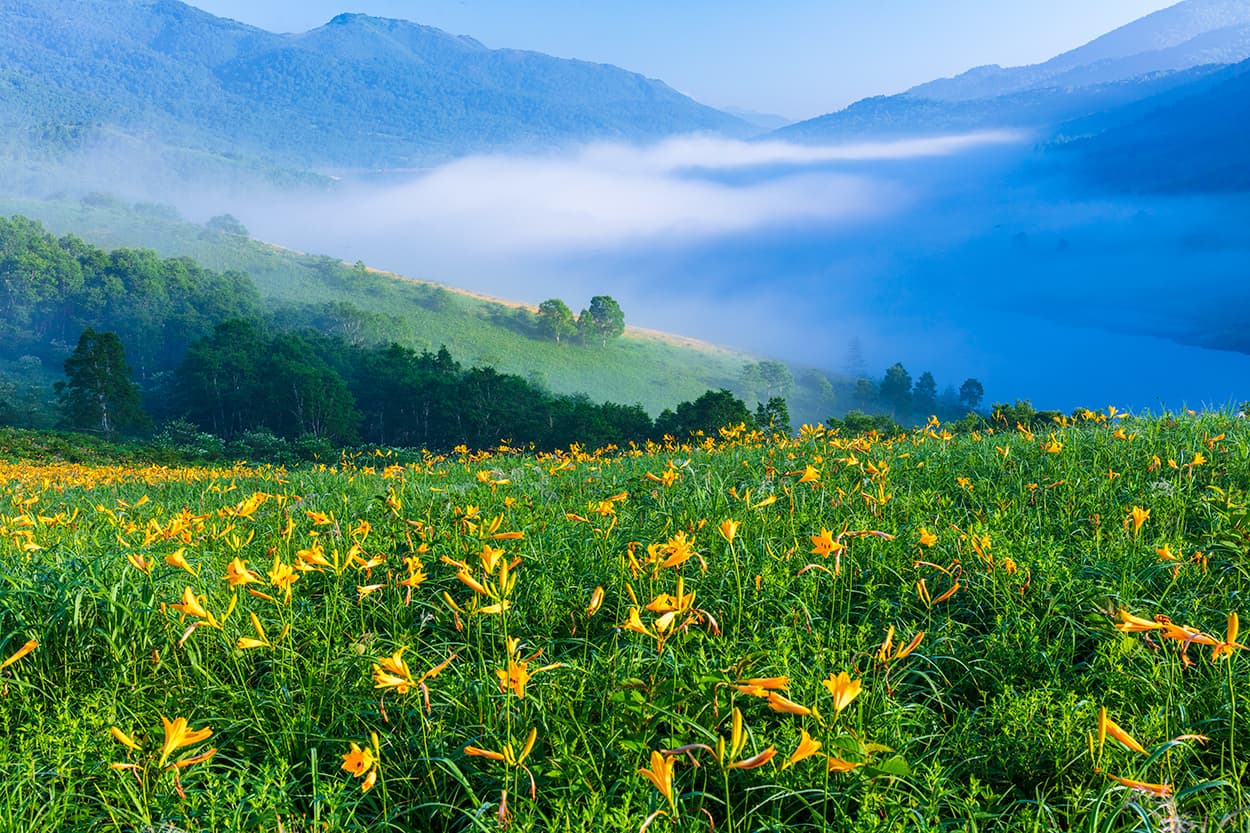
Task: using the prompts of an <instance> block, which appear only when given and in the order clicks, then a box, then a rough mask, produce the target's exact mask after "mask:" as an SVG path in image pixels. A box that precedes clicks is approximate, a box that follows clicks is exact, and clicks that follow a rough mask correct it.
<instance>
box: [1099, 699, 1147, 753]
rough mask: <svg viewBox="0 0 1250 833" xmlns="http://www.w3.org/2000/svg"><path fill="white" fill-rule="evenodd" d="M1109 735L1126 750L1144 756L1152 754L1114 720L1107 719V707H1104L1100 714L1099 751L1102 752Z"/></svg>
mask: <svg viewBox="0 0 1250 833" xmlns="http://www.w3.org/2000/svg"><path fill="white" fill-rule="evenodd" d="M1107 735H1111V737H1113V738H1115V739H1116V740H1118V741H1119V742H1120V743H1121V744H1123V745H1124V748H1125V749H1129V750H1131V751H1133V752H1137V753H1139V754H1142V755H1149V754H1150V753H1149V752H1147V751H1146V749H1145V748H1144V747H1143V746H1142V745H1141V744H1140V743H1138V742H1137V740H1136V739H1135V738H1134V737H1133V736H1132V735H1130V734H1129V733H1128V732H1126V731H1124V730H1123V729H1121V728H1120V726H1119V724H1117V723H1116V722H1115V721H1114V720H1112V719H1111V718H1109V717H1107V707H1106V706H1103V707H1102V708H1101V709H1100V710H1099V712H1098V750H1099V751H1100V752H1101V751H1102V746H1103V743H1104V742H1105V739H1106V737H1107Z"/></svg>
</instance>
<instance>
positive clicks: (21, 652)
mask: <svg viewBox="0 0 1250 833" xmlns="http://www.w3.org/2000/svg"><path fill="white" fill-rule="evenodd" d="M38 647H39V641H38V640H36V639H31V640H29V641H27V643H26V644H25V645H23V646H22V647H20V648H18V649H17V650H16V651H14V652H13V655H12V656H10V657H9V658H8V659H6V660H5V661H4V662H0V671H3V670H4V669H6V668H8V667H9V666H10V665H12V664H13V663H15V662H17V661H18V660H19V659H21V658H22V657H24V656H26V655H27V654H29V653H30V652H31V651H33V650H35V649H36V648H38Z"/></svg>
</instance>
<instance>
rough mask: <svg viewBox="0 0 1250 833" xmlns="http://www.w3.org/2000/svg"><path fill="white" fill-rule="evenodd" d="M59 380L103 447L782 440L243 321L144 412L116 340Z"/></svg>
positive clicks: (77, 417) (725, 407)
mask: <svg viewBox="0 0 1250 833" xmlns="http://www.w3.org/2000/svg"><path fill="white" fill-rule="evenodd" d="M65 372H66V376H67V380H66V381H65V382H63V383H61V384H60V385H58V391H59V394H60V396H61V401H62V405H63V407H64V409H65V416H66V427H71V428H75V429H78V430H86V431H91V432H94V433H101V434H105V435H114V434H121V435H127V434H131V435H134V434H141V433H144V432H146V431H148V430H150V428H151V425H152V424H153V421H154V420H153V418H154V417H155V418H156V420H158V421H164V422H182V423H186V424H189V425H191V426H193V427H194V428H196V429H198V430H200V431H203V432H205V433H206V434H209V435H211V436H214V437H217V438H219V439H221V440H223V441H226V442H229V441H231V440H234V439H237V438H239V437H241V436H245V435H256V434H263V435H268V436H272V437H275V438H280V439H283V440H301V439H313V440H320V441H324V443H326V444H327V445H329V446H350V445H356V444H367V445H376V446H389V447H408V448H428V449H431V450H441V451H446V450H450V449H452V448H454V447H456V446H459V445H464V446H468V447H471V448H485V447H492V446H495V445H497V444H499V443H500V442H501V441H507V442H510V443H513V444H515V445H518V446H533V447H535V448H540V449H554V448H565V447H568V446H570V445H572V444H574V443H578V444H581V445H584V446H587V447H603V446H608V445H617V446H624V445H627V444H628V443H631V442H633V443H642V442H645V441H646V440H652V439H654V440H659V439H662V438H663V437H664V436H665V435H670V436H675V437H680V438H686V437H688V436H690V435H692V434H697V433H699V432H703V433H714V432H715V431H716V429H718V428H720V427H722V426H724V425H730V424H738V423H743V424H745V425H746V426H748V427H755V426H756V425H759V426H760V427H762V428H764V429H769V430H784V431H789V430H790V427H789V425H788V415H787V414H786V412H785V403H784V401H781V400H777V401H775V402H772V403H769V406H768V407H765V406H761V407H760V408H759V409H757V412H756V413H755V414H753V413H752V412H750V411H749V410H748V409H747V407H746V404H745V403H744V402H742V400H740V399H738V398H737V397H735V396H734V395H733V394H732V393H731V392H730V391H728V390H719V391H708V392H707V393H705V394H703V395H702V396H700V397H699V398H698V399H696V400H693V401H690V402H683V403H681V404H679V405H677V406H676V407H675V408H674V409H670V410H666V411H664V412H663V413H662V414H661V415H660V416H659V417H658V418H657V419H655V420H653V419H652V418H651V417H650V415H648V414H647V412H646V411H645V410H644V409H643V407H642V406H641V405H637V404H635V405H622V404H617V403H612V402H603V403H595V402H592V401H591V400H590V399H589V398H587V397H585V396H565V395H556V394H552V393H549V392H548V391H546V390H544V389H542V388H540V387H538V386H536V385H534V384H532V383H531V382H529V381H527V380H525V379H523V378H521V377H520V376H516V375H513V374H507V373H500V372H498V371H497V370H495V369H494V368H491V367H464V366H463V365H461V364H460V362H458V361H456V360H455V359H454V358H453V357H452V355H451V354H450V352H449V351H448V350H447V349H446V348H445V347H444V348H440V349H439V350H438V351H437V352H431V351H428V350H425V351H416V350H412V349H409V348H407V347H403V346H401V345H398V344H389V345H374V346H360V345H354V344H351V343H349V342H347V341H345V340H344V339H342V338H340V337H337V336H331V335H326V334H323V333H318V332H315V331H311V330H302V331H270V330H268V329H267V328H266V327H265V325H264V324H263V323H261V322H259V321H249V320H243V319H234V320H231V321H225V322H222V323H221V324H219V325H217V326H216V327H215V328H214V330H213V332H212V333H211V334H210V335H208V336H205V337H204V338H200V339H197V340H196V341H195V342H193V343H192V344H191V345H190V347H189V348H188V349H187V352H186V355H185V357H184V359H183V361H182V363H181V364H180V365H179V367H178V368H177V369H176V370H175V371H174V373H173V374H172V378H171V379H170V380H169V381H168V383H167V385H166V386H165V387H164V388H162V389H161V390H159V391H149V392H148V393H149V395H148V397H147V405H148V407H147V408H146V409H145V407H144V403H143V397H142V393H143V392H142V391H141V390H140V387H139V385H138V384H137V383H135V382H134V381H133V380H132V379H131V378H130V374H131V371H130V367H129V366H128V363H127V362H126V360H125V348H124V345H123V344H122V342H121V339H120V338H119V337H118V336H117V335H116V334H114V333H100V332H96V331H95V330H91V329H88V330H86V331H85V332H84V333H83V334H82V336H81V337H80V339H79V341H78V345H77V347H76V348H75V350H74V351H73V353H72V354H71V355H70V357H69V358H68V359H67V360H66V362H65ZM153 394H155V395H153ZM781 423H784V426H783V425H782V424H781Z"/></svg>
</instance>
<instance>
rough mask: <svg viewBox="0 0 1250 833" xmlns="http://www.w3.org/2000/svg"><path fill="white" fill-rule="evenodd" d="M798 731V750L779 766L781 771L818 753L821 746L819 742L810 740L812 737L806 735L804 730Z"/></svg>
mask: <svg viewBox="0 0 1250 833" xmlns="http://www.w3.org/2000/svg"><path fill="white" fill-rule="evenodd" d="M799 731H800V732H802V734H801V735H800V737H799V745H798V748H797V749H795V750H794V754H792V755H791V756H790V757H789V758H786V762H785V763H784V764H782V765H781V768H782V769H788V768H789V767H791V766H794V765H795V764H797V763H798V762H799V761H804V760H807V759H808V758H810V757H812V756H813V755H815V754H816V753H817V752H819V751H820V747H821V746H822V744H821V742H820V741H818V740H812V736H811V735H809V734H808V733H807V730H806V729H800V730H799Z"/></svg>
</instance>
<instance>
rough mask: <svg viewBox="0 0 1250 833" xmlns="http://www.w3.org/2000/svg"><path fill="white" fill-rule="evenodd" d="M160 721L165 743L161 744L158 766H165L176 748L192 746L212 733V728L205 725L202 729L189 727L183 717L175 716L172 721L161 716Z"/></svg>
mask: <svg viewBox="0 0 1250 833" xmlns="http://www.w3.org/2000/svg"><path fill="white" fill-rule="evenodd" d="M161 723H162V724H163V725H164V727H165V743H164V744H162V745H161V760H160V763H159V764H158V766H165V762H166V761H167V760H169V756H170V755H171V754H173V753H174V752H175V751H176V750H178V749H181V748H182V747H184V746H193V745H195V744H197V743H199V742H200V741H202V740H206V739H207V738H209V737H211V736H212V734H213V730H212V729H210V728H208V727H207V726H205V727H204V728H203V729H192V728H190V726H189V725H188V724H187V719H186V718H185V717H177V718H174V719H173V720H172V721H171V720H169V718H166V717H162V718H161Z"/></svg>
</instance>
